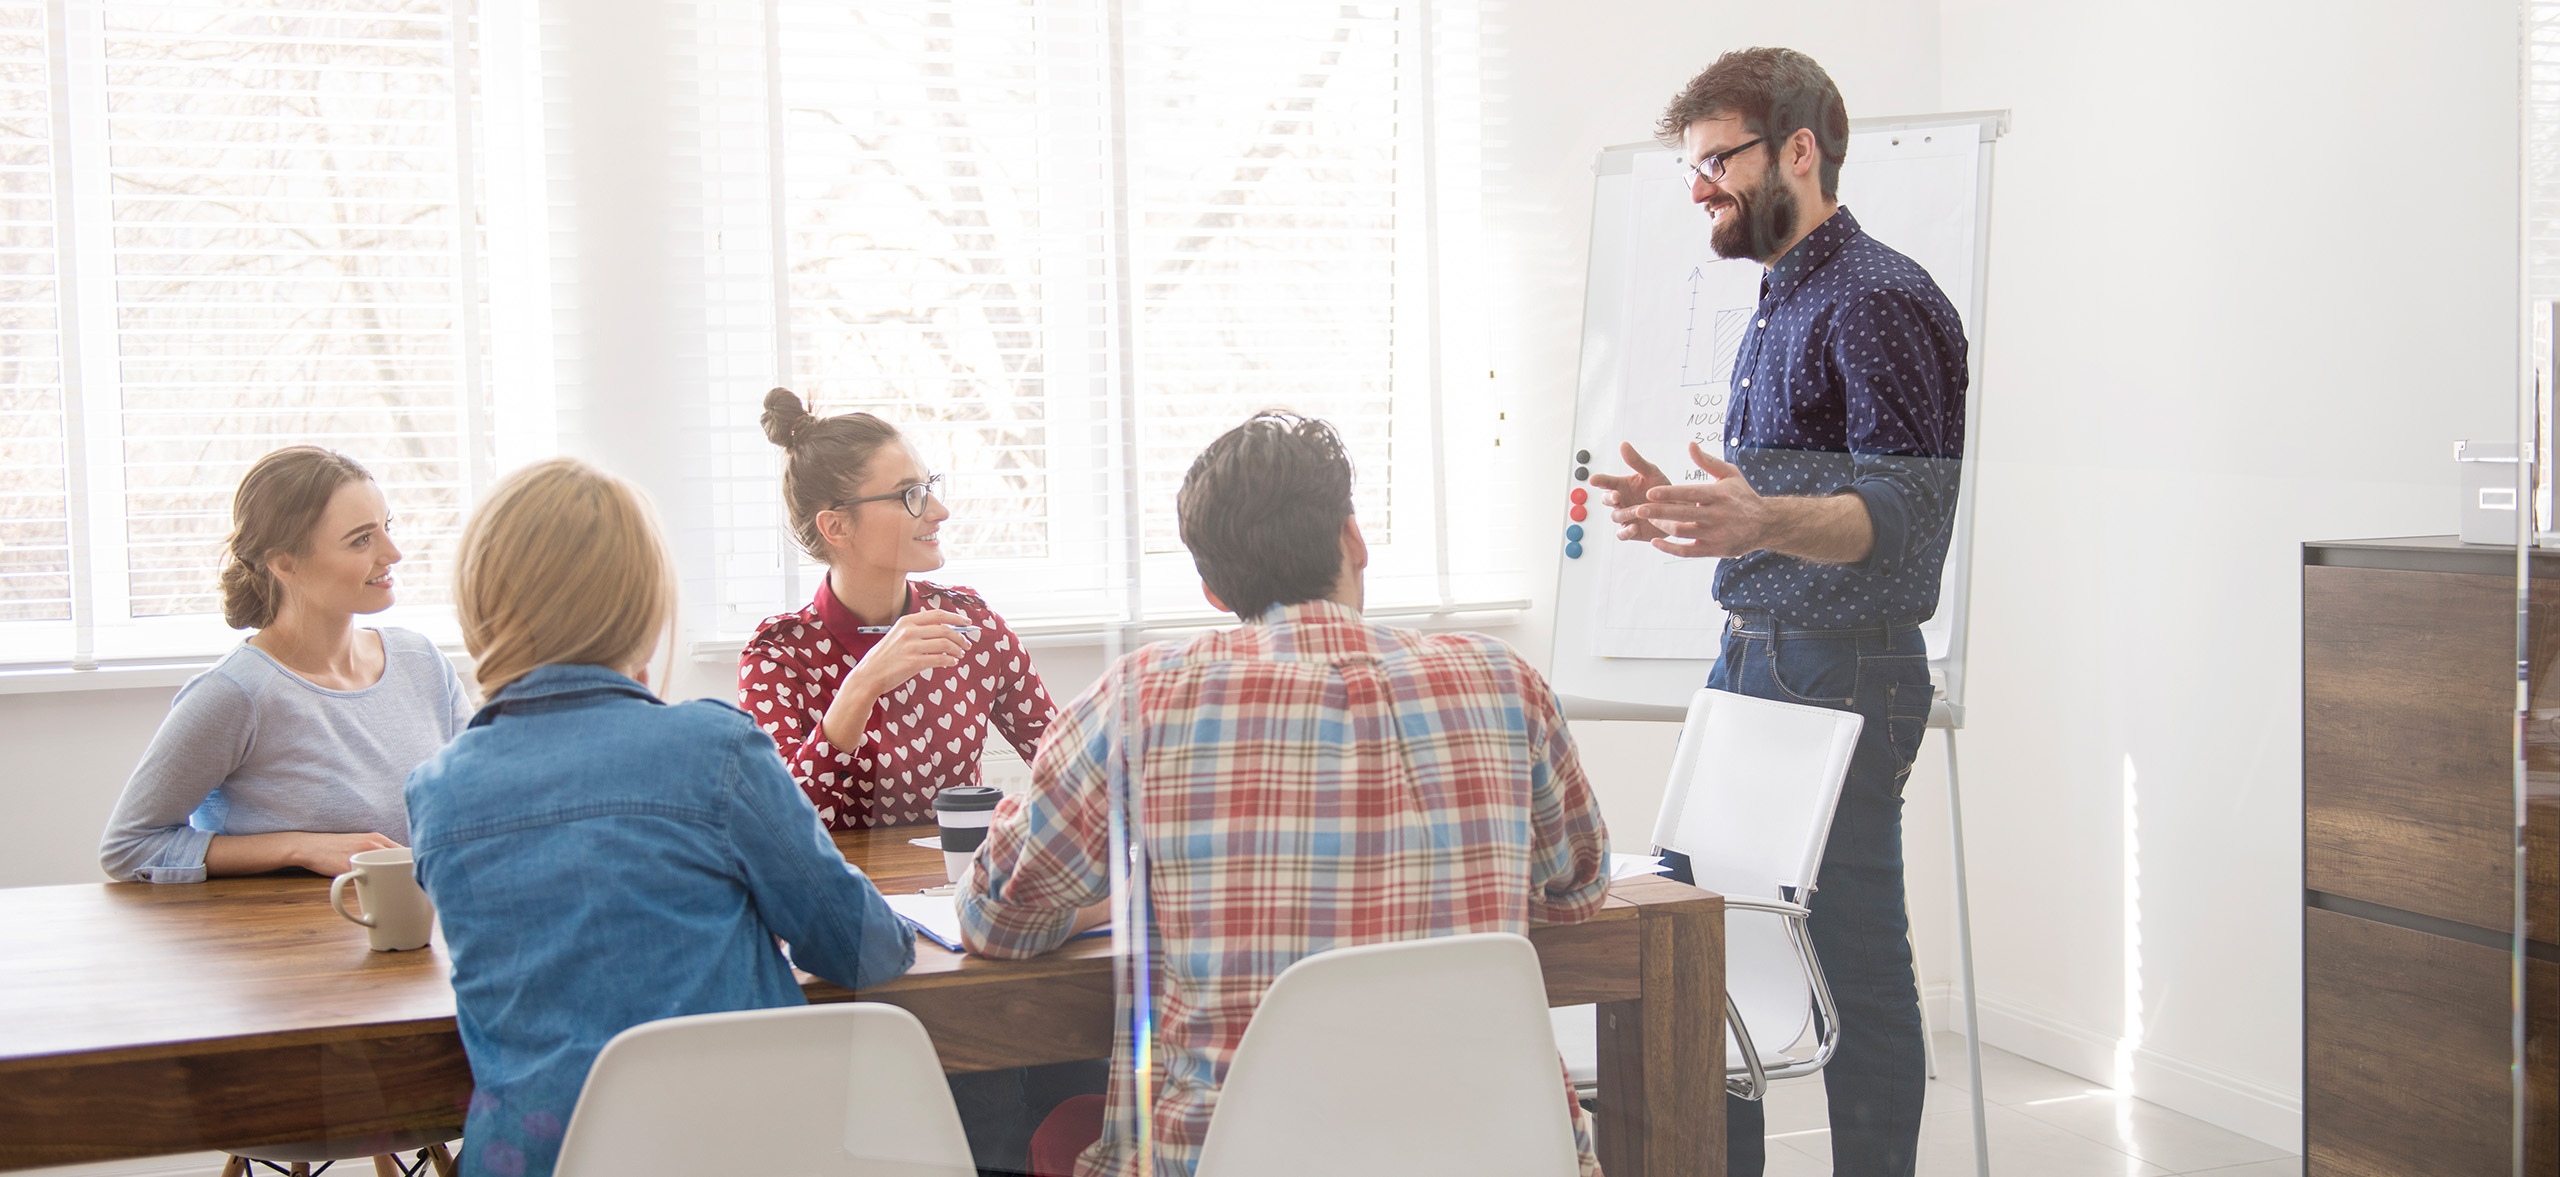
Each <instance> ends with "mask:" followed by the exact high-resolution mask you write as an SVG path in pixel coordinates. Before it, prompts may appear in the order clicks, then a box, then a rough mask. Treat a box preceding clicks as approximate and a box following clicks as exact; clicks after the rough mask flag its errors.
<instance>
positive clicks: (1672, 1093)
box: [1593, 899, 1725, 1177]
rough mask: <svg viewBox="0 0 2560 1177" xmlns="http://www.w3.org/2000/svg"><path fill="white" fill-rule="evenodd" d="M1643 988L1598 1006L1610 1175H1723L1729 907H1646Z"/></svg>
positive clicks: (1600, 1142)
mask: <svg viewBox="0 0 2560 1177" xmlns="http://www.w3.org/2000/svg"><path fill="white" fill-rule="evenodd" d="M1640 943H1641V950H1640V951H1641V963H1642V970H1643V979H1644V987H1643V993H1642V995H1641V996H1639V997H1638V998H1636V999H1635V1000H1633V1001H1613V1002H1604V1003H1602V1004H1601V1006H1600V1008H1599V1030H1600V1102H1599V1106H1600V1111H1599V1117H1598V1123H1597V1124H1595V1125H1594V1126H1593V1127H1594V1131H1595V1132H1596V1133H1597V1138H1596V1139H1595V1140H1594V1141H1593V1144H1594V1146H1595V1147H1596V1148H1597V1149H1598V1150H1599V1153H1600V1166H1601V1168H1602V1169H1604V1170H1606V1171H1607V1172H1608V1174H1609V1177H1724V1167H1725V1166H1724V1162H1725V1140H1724V1130H1725V1124H1724V1120H1725V1116H1724V1101H1725V1089H1724V1067H1725V1063H1724V903H1723V900H1721V899H1716V900H1714V901H1713V902H1699V903H1681V904H1663V905H1655V906H1648V907H1647V908H1646V909H1645V912H1644V920H1643V932H1642V935H1641V938H1640Z"/></svg>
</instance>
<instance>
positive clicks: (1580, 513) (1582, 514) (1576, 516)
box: [1565, 507, 1591, 523]
mask: <svg viewBox="0 0 2560 1177" xmlns="http://www.w3.org/2000/svg"><path fill="white" fill-rule="evenodd" d="M1565 514H1566V515H1568V516H1571V517H1572V519H1573V521H1574V522H1576V523H1580V522H1582V521H1583V520H1584V519H1585V518H1588V517H1589V516H1590V514H1591V513H1590V512H1588V511H1585V510H1583V509H1582V508H1580V507H1575V508H1574V509H1572V510H1570V511H1567V512H1565Z"/></svg>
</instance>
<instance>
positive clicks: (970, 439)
mask: <svg viewBox="0 0 2560 1177" xmlns="http://www.w3.org/2000/svg"><path fill="white" fill-rule="evenodd" d="M1442 7H1444V8H1450V7H1459V6H1457V5H1445V6H1442ZM774 11H775V14H776V18H777V19H778V21H779V27H778V29H777V30H776V32H777V35H776V36H775V38H774V41H773V44H774V46H775V54H776V60H775V62H774V70H773V76H774V77H775V78H776V79H777V80H778V86H779V90H778V101H777V102H776V103H775V106H776V107H777V109H778V110H779V111H780V117H781V118H782V120H783V133H782V134H780V135H778V136H776V137H775V139H774V141H775V143H776V144H777V150H778V154H779V158H778V159H777V160H776V161H775V173H776V174H777V175H778V176H779V177H781V182H782V199H780V200H779V201H778V202H777V207H776V215H777V216H778V217H779V218H780V220H781V222H782V227H781V230H780V234H781V241H782V246H781V249H780V250H779V254H778V257H777V264H778V265H780V266H781V267H782V268H783V269H784V270H785V272H786V280H785V281H783V282H781V283H778V291H779V293H778V296H777V297H778V298H780V299H781V301H782V302H783V304H784V305H782V306H780V307H779V308H777V309H778V317H779V321H781V322H783V323H785V324H787V333H786V337H785V340H784V343H785V347H784V354H785V355H786V356H787V361H786V365H787V366H786V369H785V371H786V373H787V374H786V376H785V378H784V380H783V381H782V383H784V384H787V385H789V386H790V387H792V388H794V389H796V390H798V391H800V392H802V393H803V394H804V395H807V396H809V397H811V398H812V399H813V400H814V402H815V405H816V408H817V410H818V411H819V412H821V413H834V412H843V411H847V410H852V409H861V410H865V411H869V412H873V413H878V414H880V415H881V416H883V417H886V418H888V419H889V420H891V421H893V422H895V423H897V424H898V425H899V426H900V427H901V428H902V429H904V430H906V431H907V432H908V433H909V434H910V435H911V436H913V437H915V438H916V439H917V441H918V443H919V448H920V449H922V450H923V451H924V453H925V457H926V460H927V461H928V463H929V464H931V465H933V466H934V467H935V468H936V469H937V470H939V471H942V472H944V473H946V474H947V475H948V476H949V485H950V494H949V495H948V496H947V502H948V504H949V506H950V508H951V510H952V513H953V518H952V521H951V522H950V523H949V524H947V525H946V527H945V535H946V545H945V546H946V550H949V551H951V552H952V553H953V561H952V565H951V567H950V568H949V569H947V570H946V571H945V572H944V573H943V574H940V575H941V576H943V577H944V578H947V579H951V580H957V581H960V582H962V583H968V584H972V585H974V586H976V587H978V588H979V589H981V590H982V591H985V592H987V593H988V594H989V595H990V596H991V597H993V598H995V599H996V603H997V605H998V607H999V608H1001V609H1003V610H1004V611H1005V612H1006V613H1007V615H1008V616H1009V617H1011V618H1013V619H1016V620H1019V621H1025V622H1029V623H1032V624H1038V623H1041V622H1044V621H1046V622H1050V623H1052V624H1070V623H1077V622H1091V621H1103V622H1122V621H1137V620H1145V619H1163V618H1166V617H1172V616H1180V615H1186V614H1202V613H1206V612H1208V609H1209V607H1208V606H1207V605H1206V604H1205V603H1204V602H1203V601H1202V600H1201V599H1200V597H1199V594H1198V590H1197V583H1198V582H1197V579H1196V577H1195V575H1194V574H1193V572H1192V569H1191V566H1190V561H1189V557H1188V554H1187V553H1186V552H1184V550H1183V549H1182V546H1181V543H1180V540H1179V537H1178V533H1177V529H1176V521H1175V518H1174V512H1173V501H1174V491H1175V488H1176V487H1177V486H1178V485H1179V484H1180V481H1181V478H1182V475H1183V473H1184V471H1186V470H1187V469H1188V468H1189V466H1190V462H1191V459H1192V458H1193V456H1195V455H1196V454H1197V453H1198V452H1199V450H1200V448H1201V447H1202V446H1203V445H1205V444H1206V443H1207V442H1208V441H1209V440H1210V439H1211V438H1213V437H1215V436H1216V435H1217V434H1219V433H1221V432H1223V431H1225V430H1226V429H1227V428H1229V427H1231V426H1233V425H1234V424H1235V423H1237V422H1238V421H1241V420H1242V419H1243V418H1244V417H1246V416H1247V415H1249V414H1251V413H1253V412H1254V411H1257V410H1260V409H1265V408H1289V409H1294V410H1297V411H1299V412H1303V413H1307V414H1309V415H1314V416H1320V417H1324V418H1327V419H1329V420H1331V421H1333V422H1335V423H1336V424H1337V425H1338V426H1339V427H1340V428H1341V430H1342V432H1343V434H1344V436H1345V439H1346V440H1347V441H1348V442H1349V443H1350V446H1351V450H1352V456H1353V460H1354V462H1355V463H1356V465H1357V473H1358V481H1357V492H1358V494H1357V504H1356V505H1357V508H1358V512H1359V515H1360V519H1361V522H1362V526H1363V529H1364V531H1365V534H1366V535H1367V537H1368V539H1369V541H1370V543H1371V545H1372V551H1373V560H1374V563H1373V573H1372V578H1371V579H1372V599H1373V600H1379V601H1382V602H1394V603H1424V602H1430V603H1439V602H1440V601H1442V599H1443V596H1444V594H1445V584H1444V579H1443V578H1442V577H1441V576H1440V575H1439V573H1440V572H1441V570H1442V568H1441V563H1440V562H1441V561H1442V560H1443V559H1444V554H1443V553H1444V550H1445V549H1444V547H1443V545H1442V543H1441V529H1442V520H1441V519H1440V518H1439V517H1438V504H1437V502H1436V493H1437V488H1438V485H1439V481H1440V476H1441V474H1442V469H1443V464H1442V462H1441V461H1440V460H1439V456H1438V454H1437V452H1436V449H1435V447H1434V445H1433V444H1432V442H1431V431H1432V429H1433V422H1434V410H1435V408H1436V406H1435V403H1434V393H1435V389H1434V386H1433V382H1432V375H1431V373H1432V367H1433V365H1434V364H1435V363H1436V362H1438V360H1439V359H1440V357H1438V356H1436V355H1435V354H1434V351H1433V347H1432V343H1433V335H1432V332H1431V331H1430V330H1429V329H1428V324H1429V322H1430V320H1431V316H1432V315H1433V314H1434V313H1435V308H1434V307H1433V306H1432V303H1431V299H1432V294H1433V283H1432V282H1431V281H1430V278H1431V275H1432V273H1433V267H1434V265H1435V259H1434V258H1433V257H1432V250H1431V248H1430V241H1429V238H1428V235H1427V229H1428V228H1429V227H1430V225H1431V222H1432V218H1433V216H1434V214H1435V209H1434V206H1433V204H1432V202H1431V199H1430V193H1429V192H1428V191H1427V186H1426V177H1427V175H1428V168H1429V166H1430V161H1431V160H1432V158H1433V155H1434V151H1435V148H1436V147H1437V146H1438V145H1437V144H1436V143H1435V141H1434V140H1435V134H1436V133H1439V132H1438V126H1439V124H1435V122H1434V121H1433V120H1434V111H1433V105H1432V103H1431V101H1430V100H1429V95H1430V93H1431V89H1430V82H1431V78H1430V62H1429V57H1430V53H1431V48H1430V47H1431V45H1432V42H1433V38H1432V35H1431V29H1430V28H1429V27H1428V24H1427V22H1428V20H1429V12H1430V10H1429V9H1428V8H1426V7H1424V6H1418V5H1411V4H1406V5H1397V4H1375V5H1363V4H1344V3H1340V2H1339V0H1328V2H1323V3H1313V2H1308V0H1270V2H1266V3H1256V4H1237V3H1232V2H1225V0H1215V2H1212V0H1116V2H1114V0H904V2H899V3H867V4H860V5H853V4H844V3H810V2H802V0H783V2H782V3H780V4H779V5H778V6H777V7H776V9H775V10H774ZM1457 123H1458V125H1461V126H1469V125H1471V123H1468V122H1467V121H1465V120H1457ZM772 509H773V510H774V511H775V512H776V514H777V516H778V514H779V511H780V506H779V503H778V501H777V502H776V503H775V505H774V507H773V508H772ZM778 525H779V524H778V519H777V521H776V522H775V523H774V524H772V525H770V526H776V527H778ZM777 550H780V551H783V552H788V550H789V549H788V547H787V545H777ZM777 579H778V578H775V577H770V576H746V577H734V578H730V579H729V581H728V582H727V583H725V584H724V585H723V586H722V593H721V595H722V597H723V599H724V601H729V602H734V607H733V608H731V609H729V610H726V611H724V612H725V617H724V619H723V625H724V627H735V626H742V625H751V624H753V621H754V619H755V616H751V614H752V615H758V616H760V615H761V614H763V613H770V612H775V611H779V610H781V609H783V608H789V607H796V606H797V605H798V604H800V603H801V602H799V601H797V600H783V599H777V597H776V596H775V595H774V594H775V590H776V588H777V587H778V586H777V585H776V580H777ZM793 579H794V581H795V584H794V587H795V588H797V589H798V590H799V591H800V592H803V593H805V592H807V591H812V589H813V586H814V584H815V581H814V579H813V577H812V576H811V575H809V573H808V571H807V570H803V572H802V574H801V575H800V576H798V577H796V578H793ZM1133 588H1135V589H1136V590H1137V591H1135V592H1132V591H1131V590H1132V589H1133ZM1382 590H1383V591H1382Z"/></svg>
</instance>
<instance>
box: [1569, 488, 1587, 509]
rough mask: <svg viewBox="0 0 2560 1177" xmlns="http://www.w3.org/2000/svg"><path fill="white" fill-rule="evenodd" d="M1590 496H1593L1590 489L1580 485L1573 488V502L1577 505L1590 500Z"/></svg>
mask: <svg viewBox="0 0 2560 1177" xmlns="http://www.w3.org/2000/svg"><path fill="white" fill-rule="evenodd" d="M1590 498H1591V492H1590V491H1587V490H1584V489H1582V488H1581V487H1578V486H1577V487H1575V488H1573V502H1574V505H1575V506H1580V505H1582V504H1583V503H1584V502H1586V501H1588V500H1589V499H1590Z"/></svg>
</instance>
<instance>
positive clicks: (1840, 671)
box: [1766, 637, 1858, 711]
mask: <svg viewBox="0 0 2560 1177" xmlns="http://www.w3.org/2000/svg"><path fill="white" fill-rule="evenodd" d="M1766 657H1767V658H1768V660H1769V663H1768V664H1769V684H1770V685H1771V686H1773V687H1776V688H1777V691H1778V694H1779V695H1780V696H1782V697H1784V698H1785V699H1787V700H1789V701H1791V702H1796V703H1810V704H1812V705H1813V706H1816V707H1829V708H1832V709H1834V710H1840V711H1847V710H1854V709H1855V708H1856V707H1857V705H1858V658H1857V651H1856V647H1855V646H1853V645H1850V644H1848V643H1844V642H1837V641H1829V640H1825V639H1823V638H1805V637H1797V638H1787V637H1780V638H1775V639H1772V640H1771V641H1770V642H1769V644H1768V650H1767V653H1766Z"/></svg>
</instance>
